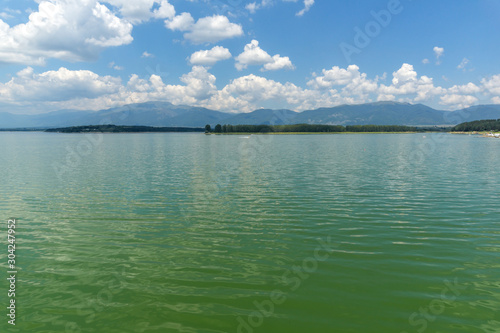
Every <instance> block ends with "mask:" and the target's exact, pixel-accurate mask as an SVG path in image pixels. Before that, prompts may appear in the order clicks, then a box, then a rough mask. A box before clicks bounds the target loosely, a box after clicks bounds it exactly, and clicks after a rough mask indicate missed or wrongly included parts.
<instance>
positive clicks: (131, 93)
mask: <svg viewBox="0 0 500 333" xmlns="http://www.w3.org/2000/svg"><path fill="white" fill-rule="evenodd" d="M253 45H254V46H256V44H255V43H254V44H253ZM257 46H258V45H257ZM226 51H227V50H226V49H224V48H222V47H220V46H216V47H214V48H212V49H210V50H206V51H200V52H201V53H199V54H198V55H197V56H193V62H192V64H193V67H192V69H191V71H190V72H189V73H186V74H184V75H182V76H181V77H180V83H179V84H171V83H169V82H167V81H164V80H165V78H163V79H162V78H161V77H160V76H159V75H156V74H153V75H151V76H150V77H149V78H141V77H139V76H138V75H135V74H134V75H131V76H130V78H129V80H128V82H126V83H125V84H124V83H122V80H121V79H120V78H119V77H113V76H100V75H98V74H96V73H93V72H91V71H84V70H80V71H73V70H69V69H66V68H64V67H61V68H59V69H58V70H51V71H46V72H43V73H36V72H35V70H34V69H33V68H31V67H27V68H25V69H23V70H22V71H20V72H18V73H17V74H16V75H15V76H13V77H12V78H11V79H9V81H7V82H5V83H0V104H3V105H12V106H18V107H21V106H22V107H23V109H24V110H25V111H32V110H37V111H38V112H40V111H41V110H42V111H53V110H57V109H62V108H72V109H75V108H79V109H104V108H109V107H114V106H118V105H123V104H127V103H139V102H146V101H168V102H171V103H174V104H185V105H192V106H203V107H208V108H211V109H215V110H221V111H228V112H234V111H237V112H241V111H243V112H249V111H253V110H255V109H257V108H259V107H261V106H264V107H272V106H275V105H281V107H285V108H291V109H294V110H297V111H302V110H306V109H313V108H318V107H329V106H335V105H339V104H346V103H347V104H359V103H365V102H373V101H387V100H391V101H400V102H411V103H422V102H425V103H426V104H429V103H436V104H439V105H442V106H445V107H446V108H448V109H459V108H465V107H468V106H470V105H473V104H476V103H478V102H479V99H482V97H481V96H483V97H484V98H488V101H491V102H492V103H500V75H495V76H492V77H489V78H485V79H483V80H482V81H481V83H480V84H474V83H472V82H470V83H467V84H463V85H454V86H452V87H450V88H443V87H439V86H435V85H434V83H433V79H432V78H430V77H427V76H425V75H424V76H420V75H418V73H417V72H416V71H415V69H414V68H413V66H412V65H410V64H403V65H402V66H401V67H400V68H399V69H397V70H396V71H394V72H393V73H392V80H387V81H388V82H389V83H388V84H383V83H382V82H383V81H384V78H385V75H384V76H382V77H379V76H375V77H374V78H369V77H368V75H367V74H366V73H363V72H361V70H360V68H359V67H358V66H356V65H350V66H348V67H347V68H341V67H337V66H334V67H332V68H330V69H323V70H322V71H321V73H320V74H319V75H318V74H314V73H313V78H312V79H311V80H310V81H309V82H308V83H307V88H303V87H299V86H297V85H295V84H293V83H290V82H278V81H274V80H270V79H268V78H265V77H262V76H258V75H255V74H250V75H246V76H242V77H238V78H235V79H234V80H232V81H230V82H229V83H227V84H226V85H225V86H224V87H223V88H222V89H218V88H217V86H216V85H215V83H216V77H215V75H213V74H212V73H210V72H209V69H208V68H207V67H205V66H206V65H207V64H210V63H213V62H214V61H215V62H216V61H218V59H219V58H225V57H226V56H227V54H226ZM227 52H229V51H227ZM195 54H196V52H195V53H194V54H193V55H195ZM224 54H226V55H224ZM266 54H267V53H266ZM261 55H262V54H261ZM262 58H267V60H268V61H269V57H265V56H263V57H262ZM270 58H271V59H272V58H273V57H270ZM279 59H281V58H279ZM273 63H274V62H273V61H269V62H268V63H262V61H261V62H260V65H263V66H264V65H266V64H273ZM110 66H113V67H114V66H115V64H114V63H111V64H110Z"/></svg>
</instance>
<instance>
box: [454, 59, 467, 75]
mask: <svg viewBox="0 0 500 333" xmlns="http://www.w3.org/2000/svg"><path fill="white" fill-rule="evenodd" d="M468 63H469V59H467V58H463V59H462V62H461V63H460V64H459V65H458V66H457V68H458V69H461V70H463V71H464V72H465V66H467V64H468Z"/></svg>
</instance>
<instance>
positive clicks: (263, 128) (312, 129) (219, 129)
mask: <svg viewBox="0 0 500 333" xmlns="http://www.w3.org/2000/svg"><path fill="white" fill-rule="evenodd" d="M418 131H419V129H417V128H416V127H411V126H402V125H347V126H342V125H314V124H295V125H221V124H217V125H216V126H215V127H214V128H213V129H212V127H211V126H210V125H206V126H205V132H206V133H291V132H301V133H342V132H369V133H374V132H387V133H390V132H418Z"/></svg>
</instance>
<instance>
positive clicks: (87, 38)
mask: <svg viewBox="0 0 500 333" xmlns="http://www.w3.org/2000/svg"><path fill="white" fill-rule="evenodd" d="M498 36H500V1H498V0H477V1H470V0H440V1H436V0H380V1H379V0H369V1H368V0H363V1H361V0H249V1H245V0H214V1H209V0H47V1H40V0H36V1H33V0H1V1H0V112H11V113H17V114H36V113H44V112H50V111H57V110H67V109H71V110H72V109H75V110H101V109H107V108H111V107H116V106H120V105H124V104H130V103H142V102H148V101H166V102H170V103H173V104H176V105H191V106H202V107H206V108H209V109H213V110H218V111H223V112H233V113H234V112H251V111H253V110H255V109H259V108H273V109H291V110H295V111H303V110H309V109H315V108H319V107H331V106H336V105H342V104H360V103H368V102H377V101H398V102H407V103H413V104H418V103H422V104H425V105H428V106H431V107H434V108H437V109H443V110H457V109H460V108H465V107H469V106H473V105H478V104H500V39H499V37H498Z"/></svg>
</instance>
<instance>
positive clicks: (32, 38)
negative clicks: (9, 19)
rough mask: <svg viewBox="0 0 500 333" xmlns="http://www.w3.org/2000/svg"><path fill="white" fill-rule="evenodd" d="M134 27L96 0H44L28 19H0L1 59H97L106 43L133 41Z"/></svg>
mask: <svg viewBox="0 0 500 333" xmlns="http://www.w3.org/2000/svg"><path fill="white" fill-rule="evenodd" d="M131 31H132V24H130V23H129V22H127V21H126V20H124V19H121V18H119V17H117V16H115V15H114V14H113V13H112V12H111V11H110V10H109V9H108V8H107V7H106V6H104V5H102V4H100V3H98V2H96V1H95V0H85V1H79V2H77V1H72V0H54V1H52V2H49V1H41V2H40V3H39V6H38V11H36V12H33V13H31V14H30V16H29V21H28V22H27V23H24V24H19V25H16V26H13V27H10V26H9V25H8V24H7V23H5V22H3V21H1V20H0V62H7V63H18V64H35V65H43V64H44V63H45V61H46V59H48V58H56V59H61V60H66V61H85V60H91V59H96V58H97V57H98V55H99V53H100V52H101V51H102V50H103V49H105V48H107V47H111V46H119V45H125V44H129V43H130V42H132V36H131Z"/></svg>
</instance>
